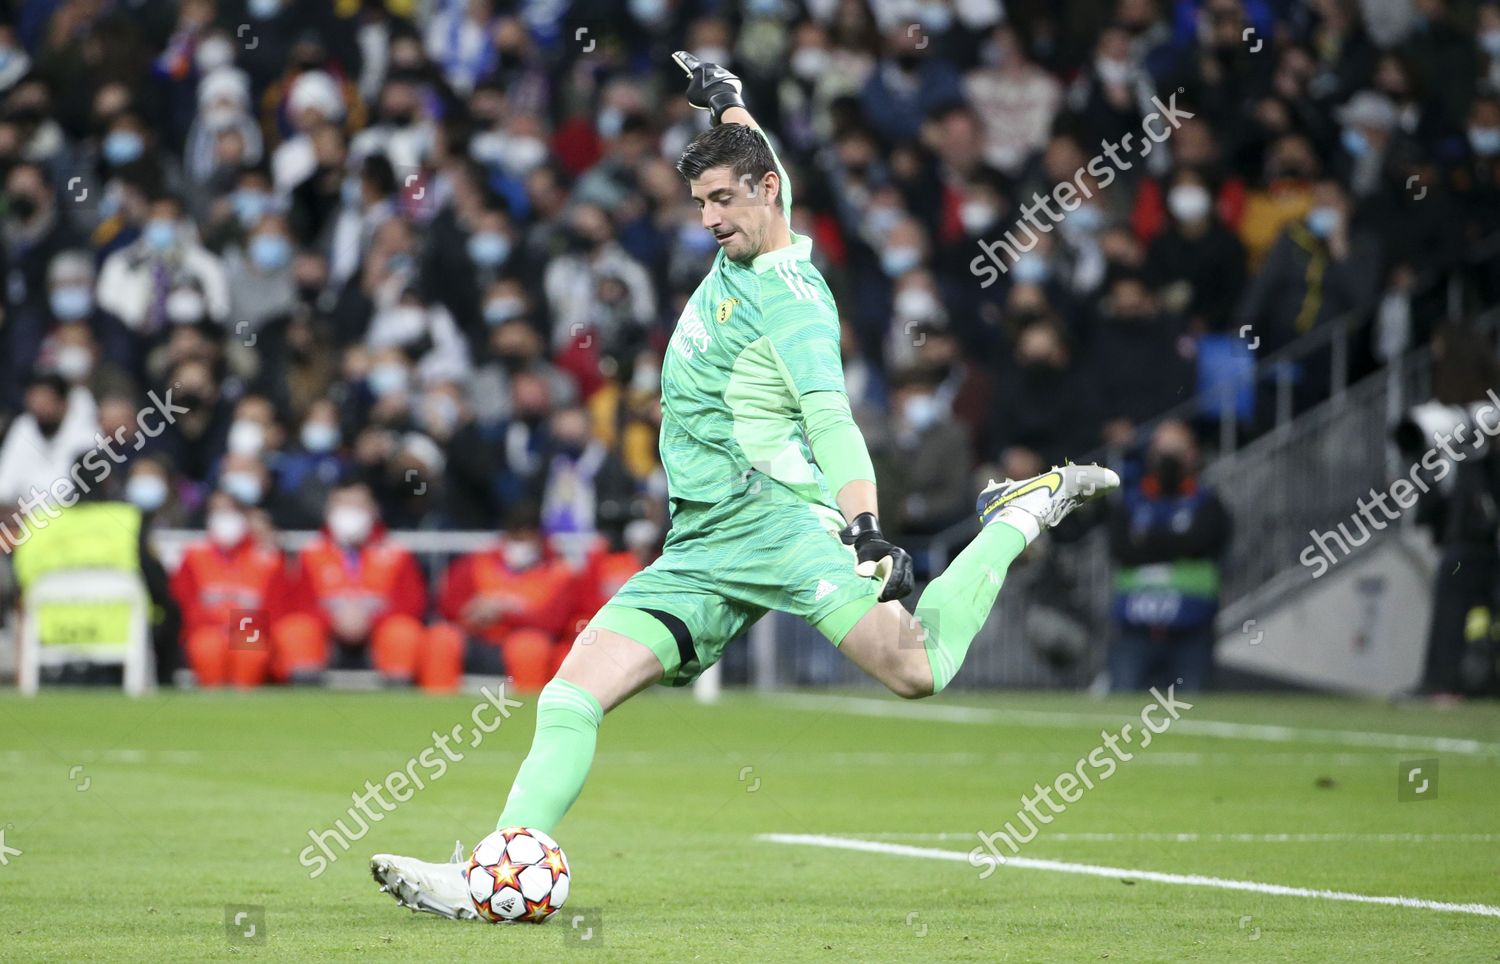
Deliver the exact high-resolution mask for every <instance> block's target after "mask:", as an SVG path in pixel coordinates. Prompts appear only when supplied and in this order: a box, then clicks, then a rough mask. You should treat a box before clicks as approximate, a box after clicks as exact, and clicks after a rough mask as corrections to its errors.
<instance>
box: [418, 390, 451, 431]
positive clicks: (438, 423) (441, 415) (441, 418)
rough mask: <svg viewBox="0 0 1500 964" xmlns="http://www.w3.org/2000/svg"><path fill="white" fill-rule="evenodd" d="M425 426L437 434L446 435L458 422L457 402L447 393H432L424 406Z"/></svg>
mask: <svg viewBox="0 0 1500 964" xmlns="http://www.w3.org/2000/svg"><path fill="white" fill-rule="evenodd" d="M425 410H426V412H425V414H426V416H427V419H426V421H427V428H428V429H429V430H430V431H433V432H435V433H437V434H438V435H447V434H448V433H450V432H452V431H453V427H454V426H455V425H457V424H458V415H459V412H458V402H456V401H454V400H453V399H452V398H450V397H449V396H447V395H434V396H433V397H432V398H430V399H428V400H427V405H426V406H425Z"/></svg>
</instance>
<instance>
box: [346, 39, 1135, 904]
mask: <svg viewBox="0 0 1500 964" xmlns="http://www.w3.org/2000/svg"><path fill="white" fill-rule="evenodd" d="M676 60H677V62H678V64H679V65H680V66H682V67H683V69H684V70H686V71H687V73H688V78H689V84H688V92H687V96H688V100H689V102H690V103H691V104H692V105H693V106H694V107H697V108H700V109H702V110H706V111H709V112H710V115H711V117H712V120H713V126H712V127H710V129H709V130H707V131H705V132H704V133H702V134H700V135H699V136H697V137H696V138H694V139H693V141H692V142H691V143H690V144H689V145H688V146H687V148H686V150H684V151H683V153H682V158H681V159H680V160H679V161H678V163H677V169H678V170H679V171H680V172H681V173H682V176H683V178H684V179H685V180H686V181H687V183H688V186H689V189H690V190H691V193H692V197H693V199H694V200H695V201H696V202H697V203H698V207H699V210H700V211H701V212H702V222H703V227H704V229H705V230H707V231H710V232H712V234H713V236H714V239H715V241H716V242H717V243H718V246H719V252H718V254H717V255H716V256H715V258H714V263H713V266H712V268H710V269H709V272H708V275H707V277H705V278H704V279H703V281H702V283H701V284H699V285H698V288H697V290H696V291H695V292H694V293H693V296H692V298H691V300H690V301H689V302H688V305H687V307H686V308H685V309H684V311H683V313H682V316H681V317H680V318H679V319H678V321H677V328H676V331H675V332H674V333H673V335H672V338H671V340H670V343H669V345H668V347H667V351H666V357H665V359H664V360H663V363H662V371H661V392H662V399H661V407H662V425H661V441H660V448H661V460H662V465H663V466H664V467H665V469H666V473H667V487H668V495H669V497H670V502H671V515H672V528H671V532H670V533H669V535H668V537H667V540H666V545H665V547H664V550H663V553H662V556H661V558H659V559H658V560H657V561H656V562H654V563H653V564H652V565H651V566H649V567H648V568H646V569H644V570H642V571H641V572H639V573H637V574H636V575H635V576H633V577H632V578H631V579H630V580H629V581H628V582H626V583H625V585H624V586H623V587H621V589H620V591H619V592H618V593H616V595H615V596H614V597H613V598H612V599H610V601H609V602H608V603H606V604H605V606H604V607H603V608H602V609H600V610H599V612H598V613H597V614H596V615H595V616H594V618H593V619H592V620H591V621H590V623H589V625H588V627H587V628H586V629H585V630H584V631H583V632H582V633H581V634H580V635H579V637H578V639H577V640H576V641H575V643H574V645H573V648H572V650H571V651H570V652H569V654H568V656H567V658H566V659H565V660H564V661H563V663H562V666H561V667H560V668H559V670H558V672H557V676H556V677H555V678H554V679H553V680H552V681H551V682H550V683H548V684H547V685H546V687H545V688H544V689H543V690H542V692H541V696H540V699H539V700H538V701H537V721H536V734H535V737H534V739H533V742H532V745H531V751H530V753H529V754H528V755H527V757H526V760H525V761H524V762H523V763H522V764H521V768H520V771H519V772H518V773H517V775H516V779H515V783H514V784H513V786H512V788H511V791H510V796H509V797H508V799H507V800H506V804H505V809H504V811H503V812H502V813H501V814H500V820H499V826H500V827H513V826H524V827H534V828H537V829H540V830H543V831H546V832H548V833H550V832H552V830H553V828H554V827H556V826H557V823H558V821H560V820H561V819H562V817H563V815H564V814H565V813H566V812H567V811H568V808H569V807H570V806H572V804H573V801H574V800H575V799H577V797H578V794H579V792H580V791H581V790H582V789H583V784H584V779H585V777H586V776H587V775H588V771H589V767H590V765H591V764H592V762H593V757H594V746H595V740H596V736H597V733H598V729H599V725H600V723H601V722H603V719H604V714H605V713H606V712H608V711H609V710H610V709H613V708H614V707H615V706H618V705H619V704H620V703H621V702H623V701H624V700H626V699H628V698H629V697H630V696H632V695H633V694H635V693H638V692H640V691H641V690H643V689H645V688H646V687H648V686H651V685H652V684H655V683H665V684H668V685H672V686H682V685H685V684H687V683H689V682H691V681H692V680H693V679H694V678H696V677H697V676H698V674H700V673H702V672H703V670H704V669H706V668H707V667H709V666H712V665H713V664H714V663H715V662H716V661H717V660H718V659H719V656H720V654H721V653H722V652H723V649H724V646H725V644H726V643H727V642H728V641H729V640H730V639H733V638H734V637H736V636H738V635H739V634H740V633H742V632H744V631H745V629H746V628H747V627H749V626H750V625H751V624H752V623H754V622H755V621H756V620H757V619H759V618H760V617H761V616H763V615H764V614H765V613H766V612H767V611H768V610H771V609H779V610H782V611H785V612H790V613H794V614H796V615H799V616H802V617H803V618H805V619H807V620H808V621H809V622H810V623H812V624H813V625H814V626H815V627H816V628H817V629H818V630H819V631H820V632H821V633H822V634H823V635H824V636H826V637H827V638H828V640H829V641H830V642H831V643H833V645H835V646H837V647H838V648H839V649H840V650H841V651H842V652H843V653H844V655H845V656H847V657H848V658H849V659H851V660H853V661H854V663H855V664H856V665H858V666H859V667H860V668H861V669H863V670H864V671H865V672H867V673H869V674H870V675H871V676H873V677H875V678H876V679H878V680H880V681H881V682H882V683H884V684H885V685H886V686H887V687H889V688H890V689H891V690H892V691H893V692H895V693H896V694H897V695H899V696H902V697H906V698H918V697H923V696H930V695H932V694H933V693H937V692H939V691H941V690H942V689H943V688H944V687H945V686H947V685H948V683H949V682H950V681H951V680H952V679H953V676H954V674H955V673H957V672H958V668H959V666H960V665H962V663H963V660H964V655H965V654H966V653H967V652H968V649H969V643H970V641H971V640H973V638H974V636H975V634H976V633H978V631H979V628H980V626H981V625H983V623H984V621H985V618H986V617H987V616H988V614H989V611H990V608H991V607H992V606H993V605H994V601H995V596H996V594H997V593H998V592H999V590H1000V583H1001V581H1002V579H1003V578H1004V575H1005V571H1006V569H1007V567H1009V566H1010V564H1011V562H1012V561H1014V560H1015V558H1016V557H1017V556H1018V555H1020V554H1021V551H1022V550H1023V549H1025V548H1026V546H1027V544H1028V543H1029V542H1031V541H1032V540H1033V539H1035V538H1036V537H1037V536H1038V534H1039V533H1040V531H1041V529H1042V528H1043V527H1044V526H1050V525H1052V524H1055V523H1056V522H1057V521H1058V520H1059V519H1061V518H1062V517H1063V516H1064V515H1066V514H1067V513H1068V512H1069V511H1070V510H1071V509H1072V508H1073V507H1075V506H1076V505H1078V504H1079V503H1080V502H1082V501H1083V500H1084V499H1086V498H1088V497H1089V496H1092V495H1095V494H1098V493H1101V492H1103V491H1104V490H1105V489H1107V488H1110V487H1113V486H1116V485H1118V484H1119V480H1118V478H1117V477H1116V476H1115V473H1113V472H1111V471H1109V470H1108V469H1102V468H1098V467H1096V466H1071V465H1070V466H1066V467H1064V468H1057V469H1053V470H1052V471H1050V472H1047V473H1045V474H1043V475H1040V476H1037V477H1035V478H1032V479H1023V480H1021V481H1016V482H1012V481H1005V482H1001V483H991V484H990V485H989V487H987V488H986V489H985V490H984V491H983V492H982V493H981V494H980V496H979V503H978V511H979V517H980V521H981V523H982V525H983V528H982V529H981V531H980V534H979V536H978V537H977V538H975V539H974V541H973V542H972V543H970V545H969V546H968V547H967V548H965V549H964V551H963V552H961V553H959V555H958V556H957V558H955V559H954V560H953V562H952V563H951V564H950V565H949V566H948V568H947V570H946V571H945V572H944V573H943V574H942V575H941V576H939V577H938V578H936V579H934V580H933V581H932V583H931V584H930V585H929V586H928V588H927V590H926V592H924V593H923V594H922V597H921V599H920V601H919V602H918V604H917V607H916V614H915V617H913V616H912V615H910V614H908V613H907V611H906V610H905V609H904V608H903V607H902V606H901V605H900V604H899V603H898V602H896V601H895V600H898V599H901V598H902V597H904V596H906V595H908V594H909V593H910V592H911V590H912V562H911V557H910V556H909V555H908V554H907V553H906V552H905V551H904V550H903V549H901V548H900V547H898V546H895V545H892V544H891V543H890V542H889V541H888V540H887V539H886V538H885V536H884V535H883V534H882V533H881V529H880V522H879V519H878V518H877V513H876V500H875V473H874V471H873V470H872V469H871V466H870V457H869V454H868V452H867V451H866V449H865V443H864V439H863V438H862V437H861V436H860V433H859V431H858V429H857V428H856V427H855V425H854V420H853V418H852V416H851V414H850V411H849V400H848V397H847V396H846V394H845V392H844V377H843V369H842V367H841V364H840V361H839V323H838V309H837V308H836V307H835V305H834V302H833V298H832V296H831V295H830V294H829V290H828V285H827V284H825V283H824V281H823V278H822V276H821V275H820V274H819V272H818V269H817V268H816V267H814V266H813V264H812V261H811V260H810V258H811V249H812V243H811V241H810V240H809V239H808V238H805V237H802V236H800V235H797V234H795V233H794V232H793V231H792V230H791V224H790V222H791V207H792V194H791V185H790V184H788V183H787V179H786V174H785V172H784V171H783V170H782V168H781V165H780V163H779V162H778V161H777V159H776V155H775V153H774V152H773V151H772V149H771V145H770V142H769V141H768V140H767V138H766V137H765V135H764V134H763V133H762V132H761V130H760V128H759V127H758V126H757V125H756V123H755V120H754V118H752V117H751V116H750V113H749V112H748V111H747V110H746V109H745V105H744V102H743V100H742V99H741V96H740V91H741V86H740V81H739V80H738V79H737V78H736V77H735V76H734V75H733V74H731V73H729V71H727V70H726V69H724V68H723V67H720V66H718V65H716V64H710V63H700V62H699V61H698V60H697V58H695V57H693V56H692V55H691V54H687V53H678V54H677V55H676ZM955 468H957V467H955ZM454 866H455V865H453V864H447V865H443V864H427V863H423V862H420V861H415V860H412V859H410V858H405V857H393V856H390V855H379V856H377V857H375V858H374V860H373V861H372V867H373V869H374V870H375V875H376V878H377V879H378V880H380V881H382V883H384V884H386V886H387V888H388V889H389V890H390V891H391V892H392V893H393V895H394V896H396V898H397V899H398V900H400V901H401V902H402V903H403V904H406V905H408V906H413V907H416V908H418V909H421V910H429V911H433V912H436V913H443V914H446V915H447V916H464V917H472V916H473V915H474V912H473V909H472V906H470V904H469V900H468V896H467V892H466V890H465V888H464V884H463V881H462V875H461V874H458V873H456V872H454V871H452V870H450V869H445V868H453V867H454Z"/></svg>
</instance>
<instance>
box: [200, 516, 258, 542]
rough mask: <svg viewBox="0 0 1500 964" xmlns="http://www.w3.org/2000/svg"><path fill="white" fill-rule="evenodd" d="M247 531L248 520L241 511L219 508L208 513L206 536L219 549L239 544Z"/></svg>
mask: <svg viewBox="0 0 1500 964" xmlns="http://www.w3.org/2000/svg"><path fill="white" fill-rule="evenodd" d="M249 531H250V520H248V519H246V518H245V513H243V512H231V511H229V510H227V509H220V510H219V511H217V512H210V513H209V514H208V537H209V538H210V539H211V540H213V543H214V545H216V546H218V547H220V548H221V549H228V548H231V547H233V546H237V545H239V544H240V540H241V539H243V538H245V533H247V532H249Z"/></svg>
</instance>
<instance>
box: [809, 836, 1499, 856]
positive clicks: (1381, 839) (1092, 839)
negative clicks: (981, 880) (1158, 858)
mask: <svg viewBox="0 0 1500 964" xmlns="http://www.w3.org/2000/svg"><path fill="white" fill-rule="evenodd" d="M837 836H840V837H843V836H845V835H842V834H840V835H837ZM847 836H848V837H849V838H855V837H867V838H874V839H876V840H974V839H976V838H975V836H974V831H972V830H964V831H942V832H938V833H904V832H902V833H861V834H849V835H847ZM1046 839H1047V841H1048V842H1049V843H1050V842H1051V841H1054V840H1060V841H1074V842H1079V841H1082V842H1087V843H1255V844H1261V843H1294V844H1297V843H1500V833H1066V832H1057V833H1048V834H1047V838H1046ZM1008 859H1009V858H1008Z"/></svg>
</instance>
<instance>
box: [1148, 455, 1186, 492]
mask: <svg viewBox="0 0 1500 964" xmlns="http://www.w3.org/2000/svg"><path fill="white" fill-rule="evenodd" d="M1151 468H1152V474H1154V475H1155V476H1156V481H1157V482H1159V483H1161V488H1162V491H1163V492H1165V493H1167V494H1175V493H1176V492H1177V490H1178V489H1180V488H1181V487H1182V481H1183V477H1184V476H1185V475H1186V474H1187V472H1186V468H1187V467H1186V466H1184V465H1183V464H1182V459H1181V458H1180V457H1178V456H1177V455H1175V454H1171V453H1163V454H1159V455H1153V456H1152V457H1151Z"/></svg>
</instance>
